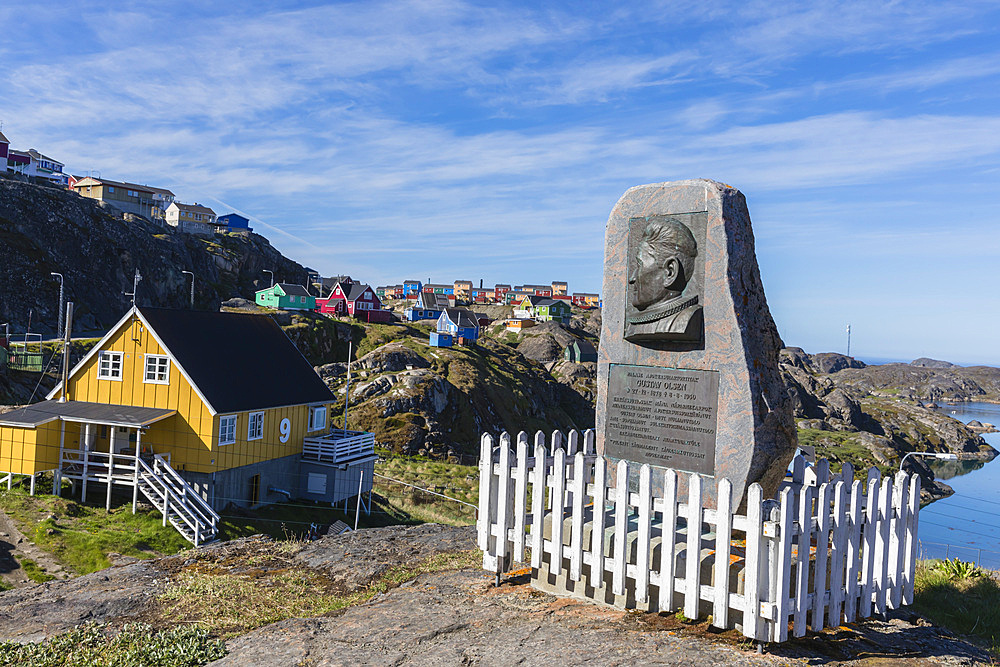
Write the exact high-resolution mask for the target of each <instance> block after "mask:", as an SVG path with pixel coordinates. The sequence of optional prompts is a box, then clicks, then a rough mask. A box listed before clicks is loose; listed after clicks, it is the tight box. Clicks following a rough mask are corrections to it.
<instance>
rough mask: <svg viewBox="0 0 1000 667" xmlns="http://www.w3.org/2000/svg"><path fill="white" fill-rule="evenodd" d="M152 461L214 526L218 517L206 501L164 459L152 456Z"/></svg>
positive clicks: (156, 455) (157, 455)
mask: <svg viewBox="0 0 1000 667" xmlns="http://www.w3.org/2000/svg"><path fill="white" fill-rule="evenodd" d="M153 459H154V460H155V461H156V462H158V463H161V464H163V469H164V470H165V471H166V473H167V474H168V475H169V476H170V477H172V478H173V479H174V480H175V481H176V482H177V483H178V484H180V485H181V488H182V489H183V490H184V494H183V497H185V498H187V497H190V498H193V499H194V502H195V504H196V505H198V506H199V507H200V508H201V509H203V510H204V511H205V512H206V513H207V514H208V516H209V517H211V519H212V521H211V523H212V525H213V526H214V525H215V524H216V522H218V521H219V515H218V513H216V511H215V510H214V509H212V506H211V505H209V504H208V501H206V500H205V499H204V498H202V497H201V494H199V493H198V491H197V490H195V489H194V488H193V487H192V486H191V485H190V484H188V483H187V480H186V479H184V478H183V477H181V476H180V473H178V472H177V471H176V470H174V469H173V467H172V466H171V465H170V463H169V462H168V461H166V460H164V458H163V457H162V456H161V455H159V454H155V455H154V456H153ZM206 518H207V517H206Z"/></svg>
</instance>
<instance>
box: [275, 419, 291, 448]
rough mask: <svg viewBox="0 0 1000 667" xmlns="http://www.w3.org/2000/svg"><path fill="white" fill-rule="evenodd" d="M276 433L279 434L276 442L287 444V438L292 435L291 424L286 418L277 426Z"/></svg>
mask: <svg viewBox="0 0 1000 667" xmlns="http://www.w3.org/2000/svg"><path fill="white" fill-rule="evenodd" d="M278 432H279V433H280V434H281V435H280V436H279V437H278V440H281V442H282V443H285V442H288V438H289V437H290V436H291V435H292V422H290V421H288V417H285V418H284V419H282V420H281V423H280V424H278Z"/></svg>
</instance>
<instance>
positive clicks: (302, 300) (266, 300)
mask: <svg viewBox="0 0 1000 667" xmlns="http://www.w3.org/2000/svg"><path fill="white" fill-rule="evenodd" d="M255 301H256V302H257V305H258V306H267V307H268V308H282V309H284V310H315V309H316V297H314V296H312V295H310V294H309V292H307V291H306V288H305V287H303V286H302V285H291V284H289V283H275V284H274V285H271V286H270V287H267V288H265V289H262V290H260V291H258V292H257V298H256V299H255Z"/></svg>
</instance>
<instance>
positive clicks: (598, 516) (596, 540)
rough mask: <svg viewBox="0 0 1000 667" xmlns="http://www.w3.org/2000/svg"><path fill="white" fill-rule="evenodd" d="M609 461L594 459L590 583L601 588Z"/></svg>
mask: <svg viewBox="0 0 1000 667" xmlns="http://www.w3.org/2000/svg"><path fill="white" fill-rule="evenodd" d="M605 489H607V462H606V461H605V459H604V457H603V456H598V457H597V460H596V461H594V496H593V497H594V525H593V527H592V528H591V531H590V538H591V539H590V553H591V561H590V585H591V586H593V587H594V588H599V587H600V585H601V583H602V582H603V581H604V529H605V510H606V509H607V498H606V497H605V495H604V494H605Z"/></svg>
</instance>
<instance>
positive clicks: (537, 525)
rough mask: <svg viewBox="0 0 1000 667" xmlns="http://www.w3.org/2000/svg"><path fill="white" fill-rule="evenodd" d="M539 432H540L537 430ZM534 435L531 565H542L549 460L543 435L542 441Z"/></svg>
mask: <svg viewBox="0 0 1000 667" xmlns="http://www.w3.org/2000/svg"><path fill="white" fill-rule="evenodd" d="M539 433H541V432H539ZM537 435H538V434H536V437H535V469H534V470H533V471H532V475H531V476H532V482H531V567H533V568H535V569H536V570H537V569H538V568H540V567H541V566H542V549H544V548H545V487H546V482H547V477H548V467H549V461H548V457H547V456H546V452H545V436H544V435H543V436H542V442H541V443H539V442H538V438H537Z"/></svg>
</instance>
